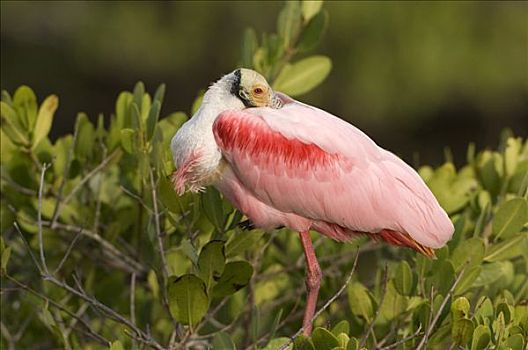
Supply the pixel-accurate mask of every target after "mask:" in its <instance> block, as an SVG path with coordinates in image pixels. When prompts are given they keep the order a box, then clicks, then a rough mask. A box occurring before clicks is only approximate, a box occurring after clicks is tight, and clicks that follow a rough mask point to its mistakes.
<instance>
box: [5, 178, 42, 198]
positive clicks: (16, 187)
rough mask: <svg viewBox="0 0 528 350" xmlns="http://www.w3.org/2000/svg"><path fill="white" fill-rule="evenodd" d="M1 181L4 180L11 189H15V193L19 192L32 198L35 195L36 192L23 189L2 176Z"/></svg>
mask: <svg viewBox="0 0 528 350" xmlns="http://www.w3.org/2000/svg"><path fill="white" fill-rule="evenodd" d="M1 179H2V180H4V181H5V182H7V183H8V184H9V186H10V187H11V188H13V189H15V190H16V191H17V192H20V193H22V194H25V195H28V196H32V197H34V196H36V195H37V192H36V191H33V190H32V189H30V188H27V187H23V186H21V185H19V184H18V183H16V182H15V181H13V180H12V179H10V178H9V177H7V176H4V175H2V176H1Z"/></svg>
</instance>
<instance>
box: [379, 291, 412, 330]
mask: <svg viewBox="0 0 528 350" xmlns="http://www.w3.org/2000/svg"><path fill="white" fill-rule="evenodd" d="M406 308H407V299H406V298H405V297H404V296H402V295H401V294H399V293H398V291H397V290H396V288H395V287H394V283H393V281H391V282H389V283H388V284H387V290H386V292H385V298H384V299H383V303H382V304H381V305H380V319H382V320H384V321H391V320H393V319H395V318H396V317H398V316H399V315H400V314H402V313H403V312H405V309H406Z"/></svg>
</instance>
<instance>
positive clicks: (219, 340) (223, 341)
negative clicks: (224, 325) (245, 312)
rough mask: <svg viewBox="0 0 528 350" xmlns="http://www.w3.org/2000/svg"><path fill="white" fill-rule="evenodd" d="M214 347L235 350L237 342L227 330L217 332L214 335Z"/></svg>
mask: <svg viewBox="0 0 528 350" xmlns="http://www.w3.org/2000/svg"><path fill="white" fill-rule="evenodd" d="M212 349H225V350H235V349H236V348H235V344H234V343H233V340H231V337H230V336H229V334H227V333H226V332H217V333H216V334H215V335H214V337H213V342H212Z"/></svg>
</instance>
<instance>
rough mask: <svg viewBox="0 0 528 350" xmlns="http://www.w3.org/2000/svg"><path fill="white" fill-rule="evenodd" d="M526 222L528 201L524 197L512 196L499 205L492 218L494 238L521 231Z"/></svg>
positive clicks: (527, 220) (527, 219) (508, 235)
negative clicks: (512, 197)
mask: <svg viewBox="0 0 528 350" xmlns="http://www.w3.org/2000/svg"><path fill="white" fill-rule="evenodd" d="M527 223H528V201H527V200H526V199H524V198H514V199H511V200H509V201H507V202H504V203H502V204H501V205H500V206H499V209H498V211H497V214H496V215H495V217H494V218H493V223H492V232H493V234H494V235H495V239H498V238H499V237H501V236H504V237H505V238H507V237H510V236H511V235H513V234H516V233H518V232H519V231H521V229H522V227H523V226H524V225H526V224H527Z"/></svg>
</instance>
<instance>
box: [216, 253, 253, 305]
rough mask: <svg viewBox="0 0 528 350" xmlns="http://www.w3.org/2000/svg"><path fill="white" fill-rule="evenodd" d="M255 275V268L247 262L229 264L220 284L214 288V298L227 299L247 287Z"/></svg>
mask: <svg viewBox="0 0 528 350" xmlns="http://www.w3.org/2000/svg"><path fill="white" fill-rule="evenodd" d="M251 275H253V267H252V266H251V265H250V264H249V263H248V262H247V261H233V262H230V263H227V264H226V265H225V268H224V272H223V273H222V276H220V279H219V280H218V283H217V284H216V285H215V286H214V287H213V296H214V297H217V298H221V297H225V296H228V295H231V294H234V293H236V292H237V291H239V290H240V289H242V288H244V287H245V286H247V284H248V283H249V280H250V279H251Z"/></svg>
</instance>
